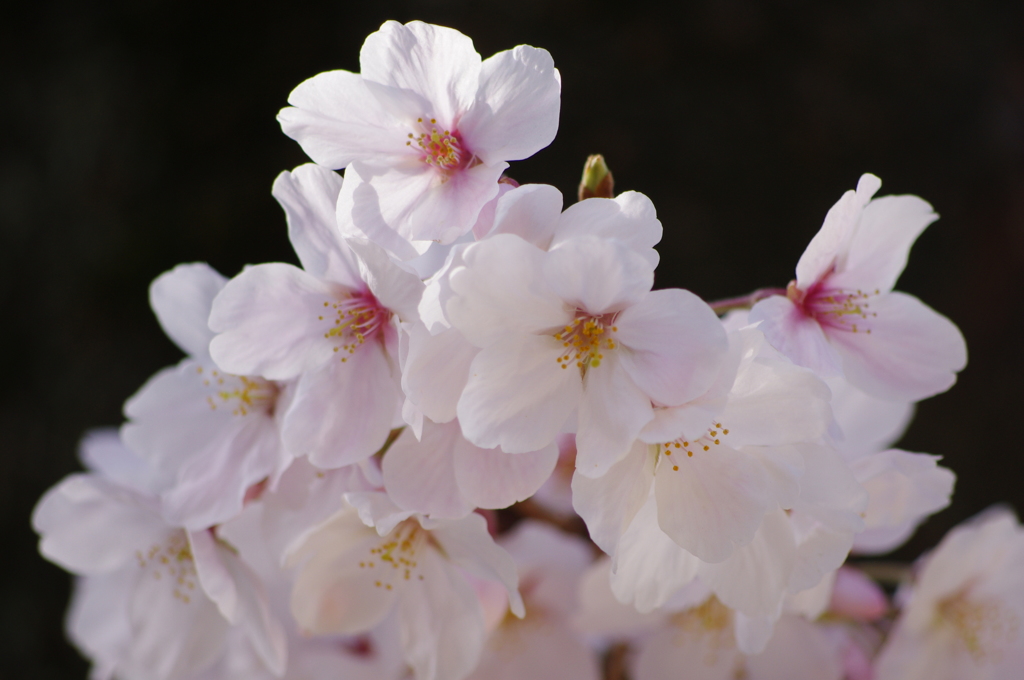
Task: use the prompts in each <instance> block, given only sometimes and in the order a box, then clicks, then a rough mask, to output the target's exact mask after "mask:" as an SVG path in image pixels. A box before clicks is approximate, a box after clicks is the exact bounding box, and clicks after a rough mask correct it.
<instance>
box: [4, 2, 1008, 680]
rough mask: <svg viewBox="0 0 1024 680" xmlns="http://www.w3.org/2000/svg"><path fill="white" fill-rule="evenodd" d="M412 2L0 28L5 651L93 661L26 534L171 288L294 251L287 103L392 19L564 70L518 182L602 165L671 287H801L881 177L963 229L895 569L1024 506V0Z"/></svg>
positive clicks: (106, 414) (183, 9) (59, 671)
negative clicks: (66, 622)
mask: <svg viewBox="0 0 1024 680" xmlns="http://www.w3.org/2000/svg"><path fill="white" fill-rule="evenodd" d="M672 4H674V5H675V8H674V9H673V10H671V12H670V13H666V12H665V11H664V10H656V9H655V8H654V6H653V3H648V2H644V1H643V0H633V1H632V2H618V1H614V2H613V1H602V0H586V1H584V0H518V1H517V2H516V1H512V0H505V1H503V2H494V1H483V0H476V1H474V0H418V1H414V0H409V1H405V2H402V1H394V2H388V1H379V2H362V3H356V2H350V1H345V0H336V1H334V2H330V3H307V2H301V1H299V0H292V1H291V2H289V3H287V4H285V3H278V4H259V3H238V4H237V5H235V4H233V3H211V2H204V3H191V2H187V1H181V0H179V1H178V2H173V3H172V2H165V1H162V0H131V1H130V2H129V1H122V2H118V1H114V0H107V1H106V2H92V3H82V2H71V1H64V2H61V1H60V0H39V1H36V2H22V3H16V4H14V5H11V6H8V7H6V8H5V10H4V18H3V22H2V23H0V97H2V100H0V101H2V106H0V123H2V130H3V135H2V136H0V305H2V310H0V318H2V319H3V325H2V332H0V347H2V354H0V356H2V358H3V362H4V363H3V369H4V370H3V373H4V375H6V376H7V378H6V382H4V383H3V390H2V394H3V396H2V404H0V438H2V441H3V445H2V453H0V531H2V539H0V540H2V545H3V554H4V558H3V560H2V561H0V574H2V576H3V578H2V579H0V603H2V604H0V659H3V669H4V671H3V672H4V675H5V677H17V678H75V677H84V675H85V672H86V664H85V662H84V661H82V660H81V659H80V658H79V657H78V655H77V653H76V652H75V651H74V650H73V649H72V648H71V647H69V646H68V645H67V644H66V643H65V642H64V636H63V630H62V625H63V624H62V619H63V613H64V609H65V607H66V604H67V598H68V592H69V587H70V578H69V577H68V576H67V575H66V574H65V573H64V572H63V571H61V570H60V569H59V568H57V567H55V566H53V565H51V564H49V563H47V562H45V561H44V560H42V559H41V558H40V557H39V556H38V553H37V552H36V537H35V535H34V533H33V532H32V530H31V528H30V526H29V515H30V512H31V509H32V507H33V505H34V504H35V502H36V501H37V499H38V498H39V496H40V495H41V494H42V493H43V492H44V491H45V490H46V489H47V488H48V487H50V486H52V485H53V484H55V483H56V482H58V481H59V480H60V479H61V478H62V477H63V476H64V475H66V474H68V473H69V472H72V471H74V470H77V469H79V467H80V466H79V464H78V462H77V460H76V445H77V441H78V439H79V437H80V436H81V434H82V433H83V432H84V431H85V430H87V429H89V428H93V427H98V426H116V425H118V424H119V423H120V422H121V405H122V403H123V402H124V400H125V399H126V398H127V397H128V396H130V395H131V394H132V393H133V392H134V391H135V390H136V389H137V388H138V387H139V386H140V385H141V384H142V383H143V381H145V380H146V378H148V377H149V376H150V375H151V374H152V373H154V372H155V371H157V370H158V369H160V368H162V367H163V366H166V365H168V364H172V363H174V362H176V361H177V360H178V359H179V358H180V353H179V352H178V350H177V349H176V348H175V347H174V346H173V345H172V344H171V343H170V341H168V340H167V339H165V338H164V336H163V334H162V332H161V331H160V329H159V327H158V325H157V323H156V320H155V319H154V317H153V316H152V314H151V312H150V310H149V306H148V302H147V287H148V285H149V282H150V281H151V280H152V279H153V278H154V277H156V276H157V275H158V274H160V273H161V272H163V271H165V270H167V269H169V268H171V267H173V266H174V265H175V264H177V263H179V262H191V261H206V262H209V263H210V264H212V265H213V266H214V267H216V268H217V269H219V270H220V271H221V272H223V273H224V274H226V275H229V276H230V275H233V274H235V273H237V272H238V271H239V269H240V268H241V267H242V266H243V265H245V264H246V263H258V262H267V261H290V262H294V261H295V257H294V255H293V253H292V251H291V249H290V246H289V244H288V240H287V235H286V232H285V222H284V216H283V214H282V212H281V210H280V209H279V208H278V206H277V204H276V203H275V201H274V200H273V199H272V198H271V196H270V186H271V184H272V182H273V180H274V178H275V176H276V175H277V174H278V173H279V172H280V171H282V170H285V169H290V168H292V167H294V166H296V165H299V164H301V163H303V162H305V161H306V159H305V157H304V155H303V153H302V151H301V149H300V148H299V146H298V145H297V144H295V143H294V142H292V141H291V140H289V139H288V138H287V137H285V136H284V135H283V134H282V133H281V132H280V129H279V127H278V125H277V123H276V121H275V114H276V113H277V111H278V109H280V108H281V107H282V106H284V105H285V103H286V99H287V96H288V93H289V91H290V90H291V89H292V88H293V87H294V86H295V85H297V84H298V83H299V82H301V81H302V80H304V79H305V78H308V77H310V76H313V75H315V74H316V73H319V72H321V71H325V70H329V69H335V68H343V69H349V70H352V71H358V70H359V63H358V54H359V47H360V45H361V44H362V41H363V39H364V38H365V36H366V35H367V34H369V33H371V32H372V31H374V30H376V28H377V27H378V26H379V25H380V24H381V23H382V22H383V21H384V20H386V19H397V20H399V21H403V22H405V21H409V20H412V19H423V20H425V21H430V22H433V23H439V24H444V25H448V26H452V27H455V28H457V29H459V30H460V31H462V32H464V33H466V34H467V35H469V36H471V37H472V38H473V39H474V41H475V44H476V47H477V49H478V51H479V52H480V53H481V54H482V55H483V56H484V57H487V56H489V55H491V54H493V53H494V52H496V51H498V50H503V49H507V48H510V47H513V46H514V45H517V44H520V43H526V44H531V45H535V46H539V47H544V48H546V49H548V50H549V51H550V52H551V53H552V55H553V56H554V60H555V64H556V65H557V66H558V68H559V69H560V70H561V74H562V80H563V90H562V115H561V124H560V129H559V134H558V137H557V138H556V140H555V142H554V144H552V145H551V147H550V148H548V149H546V150H544V151H542V152H540V153H539V154H537V155H536V156H535V157H533V158H531V159H529V160H527V161H524V162H520V163H515V164H513V165H512V167H511V168H510V170H509V174H510V175H511V176H512V177H514V178H515V179H517V180H518V181H519V182H521V183H525V182H544V183H548V184H553V185H555V186H556V187H558V188H559V189H561V190H562V192H563V193H564V194H565V196H566V201H567V204H568V202H571V201H574V200H575V190H576V184H577V182H578V181H579V175H580V171H581V168H582V164H583V161H584V160H585V158H586V157H587V155H588V154H591V153H603V154H604V155H605V156H606V158H607V160H608V163H609V164H610V166H611V168H612V170H613V172H614V174H615V177H616V179H617V185H616V189H617V190H618V191H623V190H627V189H636V190H638V191H642V192H644V193H646V194H647V195H649V196H650V197H651V199H652V200H653V201H654V204H655V205H656V206H657V208H658V212H659V217H660V218H661V220H662V223H663V224H664V227H665V236H664V240H663V241H662V244H661V246H660V247H659V250H660V251H661V256H662V264H661V266H660V268H659V270H658V274H657V277H658V278H657V285H658V286H659V287H668V286H681V287H685V288H689V289H691V290H693V291H694V292H696V293H697V294H699V295H701V296H702V297H704V298H705V299H708V300H712V299H718V298H723V297H728V296H733V295H740V294H743V293H746V292H749V291H751V290H753V289H755V288H758V287H761V286H767V285H776V286H785V285H786V283H787V282H788V281H789V280H790V279H791V278H792V276H793V269H794V266H795V265H796V261H797V259H798V258H799V256H800V254H801V253H802V252H803V249H804V247H805V246H806V244H807V242H808V240H809V239H810V238H811V236H813V234H814V233H815V232H816V231H817V229H818V228H819V226H820V225H821V221H822V218H823V217H824V215H825V212H826V211H827V210H828V208H829V207H830V206H831V205H832V204H833V203H834V202H835V201H836V200H837V199H838V198H839V196H840V195H841V194H842V192H844V191H845V190H847V189H852V188H853V187H854V186H856V183H857V178H858V177H859V176H860V174H861V173H862V172H868V171H869V172H873V173H875V174H877V175H879V176H880V177H881V178H882V179H883V182H884V184H883V187H882V191H881V192H880V193H881V194H886V193H913V194H918V195H920V196H922V197H924V198H925V199H927V200H929V201H930V202H931V203H932V204H933V205H934V206H935V208H936V210H937V211H938V212H939V213H940V215H941V219H940V220H939V221H938V222H937V223H935V224H934V225H933V226H932V227H930V228H929V229H928V230H927V231H926V232H925V233H924V235H923V236H922V237H921V238H920V239H919V241H918V243H917V245H916V246H915V248H914V250H913V253H912V257H911V259H910V264H909V267H908V268H907V270H906V273H905V274H904V276H903V278H902V279H901V281H900V284H899V286H898V287H899V288H900V289H902V290H905V291H907V292H910V293H913V294H915V295H917V296H919V297H920V298H922V299H923V300H924V301H925V302H927V303H928V304H930V305H931V306H933V307H934V308H935V309H937V310H939V311H940V312H942V313H944V314H946V315H947V316H949V317H950V318H952V319H953V320H954V321H955V322H956V323H957V324H959V326H960V328H961V329H962V330H963V332H964V335H965V336H966V337H967V343H968V348H969V353H970V363H969V365H968V367H967V369H966V370H965V371H964V372H963V373H962V374H961V377H960V381H959V383H958V384H957V385H956V386H955V387H954V388H953V390H952V391H951V392H949V393H948V394H944V395H940V396H938V397H935V398H933V399H931V400H928V401H926V402H924V403H923V404H921V405H920V407H919V411H918V416H917V418H916V420H915V421H914V423H913V424H912V426H911V428H910V430H909V432H908V433H907V435H906V437H905V438H904V440H903V441H902V442H901V445H902V447H903V448H906V449H908V450H911V451H923V452H928V453H934V454H940V455H942V456H944V457H945V464H946V465H948V466H949V467H951V468H952V469H953V470H954V471H955V472H956V473H957V475H958V477H959V481H958V484H957V490H956V493H955V495H954V500H953V505H952V507H950V508H949V509H947V510H946V511H944V512H942V513H941V514H939V515H937V516H936V517H934V518H933V519H932V520H931V521H930V522H929V523H928V524H926V525H925V526H924V527H923V528H922V529H921V530H920V531H919V532H918V534H917V535H916V536H915V538H914V539H913V540H912V541H911V543H910V544H908V545H907V546H906V547H905V548H904V549H902V550H900V551H899V552H898V553H897V554H896V556H895V557H896V558H898V559H904V560H906V559H912V558H914V557H916V556H917V555H918V554H919V553H920V552H921V551H922V550H924V549H927V548H928V547H930V546H932V545H934V544H935V543H936V542H937V541H938V540H939V539H940V538H941V536H942V535H943V534H944V533H945V531H946V530H948V529H949V528H950V527H951V526H952V525H953V524H955V523H957V522H959V521H961V520H963V519H965V518H966V517H969V516H970V515H972V514H974V513H976V512H978V511H980V510H982V509H984V508H985V507H987V506H989V505H990V504H992V503H997V502H1005V503H1009V504H1011V505H1012V506H1014V507H1015V508H1017V509H1018V511H1024V484H1022V482H1024V456H1022V450H1024V447H1022V443H1021V434H1020V432H1019V431H1018V430H1017V427H1018V426H1019V424H1020V423H1021V420H1022V417H1021V415H1020V413H1021V408H1022V407H1024V397H1022V395H1021V390H1022V387H1024V352H1022V351H1021V349H1020V347H1021V344H1022V342H1024V320H1022V315H1021V314H1020V306H1021V304H1022V300H1024V285H1022V283H1021V275H1022V274H1024V3H1021V2H1019V0H1015V1H1008V2H1002V3H1000V2H995V1H994V0H990V1H987V2H982V1H978V2H969V3H968V2H943V1H935V0H932V1H928V0H886V1H884V2H882V1H876V2H872V1H868V2H865V1H864V0H861V1H859V2H848V3H842V2H820V1H813V0H808V1H804V0H777V1H775V2H751V1H749V0H701V1H697V2H677V3H672Z"/></svg>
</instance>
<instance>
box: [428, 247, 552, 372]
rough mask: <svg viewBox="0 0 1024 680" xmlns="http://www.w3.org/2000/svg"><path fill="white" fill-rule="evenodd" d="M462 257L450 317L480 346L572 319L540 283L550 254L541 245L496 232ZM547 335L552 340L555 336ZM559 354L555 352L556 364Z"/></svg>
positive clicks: (454, 277)
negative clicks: (547, 256) (539, 246)
mask: <svg viewBox="0 0 1024 680" xmlns="http://www.w3.org/2000/svg"><path fill="white" fill-rule="evenodd" d="M462 257H463V262H464V263H465V266H464V267H462V268H459V269H456V270H454V271H453V272H452V273H451V281H450V283H451V288H452V292H453V293H454V294H455V296H454V297H453V298H452V299H451V300H449V302H448V309H447V311H448V318H449V319H450V320H451V323H452V325H454V326H455V327H456V328H458V329H459V331H460V332H462V334H463V335H464V336H466V339H467V340H468V341H469V342H471V343H473V344H474V345H476V346H477V347H486V346H488V345H491V344H493V343H495V342H497V341H500V340H501V339H503V338H506V337H509V335H510V334H522V333H535V332H542V331H548V330H550V329H560V328H561V327H562V326H564V325H565V324H566V323H568V322H570V321H571V320H572V313H571V311H570V310H568V309H566V307H565V304H564V303H563V302H562V300H561V299H560V298H559V297H558V296H556V295H555V294H554V293H553V292H551V291H550V290H547V289H546V288H545V287H544V286H543V284H542V279H541V276H542V274H541V272H542V270H543V267H544V266H545V265H544V260H545V257H546V255H545V253H544V251H542V250H540V249H539V248H536V247H535V246H532V245H530V244H529V243H527V242H526V241H524V240H522V239H521V238H519V237H518V236H513V235H511V234H498V235H496V236H492V237H491V238H488V239H487V240H485V241H481V242H479V243H474V244H473V245H471V246H469V247H468V248H466V250H465V251H464V252H463V253H462ZM549 337H550V338H551V340H552V341H554V334H552V335H551V336H549ZM560 346H561V345H560V344H559V347H560ZM556 356H558V353H557V350H556V353H555V354H554V355H553V356H551V363H552V364H553V365H555V357H556Z"/></svg>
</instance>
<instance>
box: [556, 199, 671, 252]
mask: <svg viewBox="0 0 1024 680" xmlns="http://www.w3.org/2000/svg"><path fill="white" fill-rule="evenodd" d="M661 232H662V229H661V222H660V221H658V214H657V212H656V211H655V209H654V204H653V203H651V199H649V198H647V197H646V196H644V195H643V194H641V193H639V192H636V191H624V192H623V193H621V194H619V195H618V196H616V197H615V198H588V199H587V200H585V201H580V202H578V203H574V204H573V205H571V206H569V207H568V208H567V209H566V210H565V212H564V213H562V217H561V219H559V220H558V227H557V229H556V231H555V236H554V239H552V241H551V247H552V248H553V247H555V246H557V245H559V244H561V243H563V242H564V241H566V240H567V239H571V238H576V237H578V236H599V237H601V238H605V239H611V240H614V241H618V242H619V243H621V244H622V245H624V246H626V247H627V248H629V249H630V250H632V251H633V252H635V253H636V254H638V255H640V256H641V257H643V258H644V259H645V260H647V262H648V263H649V264H650V265H651V267H656V266H658V251H656V250H654V246H655V244H657V243H658V242H659V241H660V240H661Z"/></svg>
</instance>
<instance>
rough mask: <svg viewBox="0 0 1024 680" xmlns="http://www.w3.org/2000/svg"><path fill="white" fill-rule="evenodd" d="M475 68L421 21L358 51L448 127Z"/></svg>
mask: <svg viewBox="0 0 1024 680" xmlns="http://www.w3.org/2000/svg"><path fill="white" fill-rule="evenodd" d="M480 64H481V60H480V55H479V54H477V52H476V50H475V49H474V48H473V41H472V40H470V39H469V38H468V37H466V36H464V35H463V34H461V33H459V32H458V31H456V30H454V29H451V28H446V27H444V26H435V25H433V24H425V23H423V22H421V21H411V22H409V23H408V24H405V25H404V26H403V25H402V24H400V23H398V22H396V21H387V22H385V23H384V24H383V25H382V26H381V27H380V30H379V31H377V32H376V33H371V34H370V35H369V36H367V38H366V42H364V43H363V48H362V50H360V52H359V67H360V69H361V72H362V73H361V75H362V77H363V78H366V79H367V80H372V81H374V82H376V83H380V84H382V85H388V86H391V87H394V88H397V89H400V90H410V91H412V92H415V93H416V94H418V95H420V96H421V97H423V99H424V100H425V101H427V102H430V103H431V104H432V105H433V106H434V109H433V110H431V111H422V112H421V113H420V115H422V116H423V117H424V118H435V117H436V118H437V119H439V121H440V122H441V123H443V124H445V125H446V126H449V127H451V126H453V125H454V123H455V122H456V119H457V116H458V114H460V113H462V112H463V111H466V110H468V109H469V107H470V105H471V104H472V103H473V101H474V99H475V98H476V95H477V88H478V86H479V82H480V81H479V79H480ZM421 680H422V679H421Z"/></svg>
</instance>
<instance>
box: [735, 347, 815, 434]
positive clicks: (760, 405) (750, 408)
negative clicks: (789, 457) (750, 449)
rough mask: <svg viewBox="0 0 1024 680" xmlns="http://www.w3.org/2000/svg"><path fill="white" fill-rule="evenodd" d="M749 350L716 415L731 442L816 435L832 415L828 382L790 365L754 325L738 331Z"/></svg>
mask: <svg viewBox="0 0 1024 680" xmlns="http://www.w3.org/2000/svg"><path fill="white" fill-rule="evenodd" d="M738 337H739V338H743V340H742V341H741V342H742V343H743V345H744V347H745V348H747V349H748V350H749V351H748V353H747V357H748V358H747V360H745V361H744V362H743V363H742V364H741V366H740V369H739V371H738V373H737V375H736V380H735V382H734V383H733V385H732V390H731V391H730V393H729V401H728V403H727V404H726V406H725V408H724V409H723V410H722V412H721V413H720V414H718V415H717V416H716V418H717V420H719V421H721V422H722V424H723V427H725V428H727V429H728V430H729V432H728V434H727V435H723V436H724V438H725V441H726V442H728V444H729V445H730V446H746V445H755V446H773V445H779V444H788V443H793V442H802V441H811V440H816V439H817V438H818V437H820V436H822V435H823V434H825V432H826V431H827V429H828V426H829V424H830V422H831V420H832V414H831V409H830V408H829V399H830V397H831V394H830V392H829V389H828V387H827V386H826V385H825V383H823V382H822V381H821V380H820V379H819V378H818V377H817V376H815V375H814V373H812V372H811V371H809V370H807V369H804V368H800V367H797V366H794V365H793V364H792V363H791V362H790V361H789V360H788V359H786V358H785V357H783V356H781V355H780V354H779V353H777V352H776V351H775V350H773V349H772V348H771V347H770V346H769V345H768V343H767V342H765V339H764V336H762V335H761V334H760V333H758V332H757V331H756V330H754V329H751V330H748V331H740V332H739V334H738Z"/></svg>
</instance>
